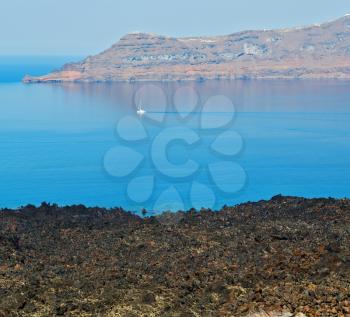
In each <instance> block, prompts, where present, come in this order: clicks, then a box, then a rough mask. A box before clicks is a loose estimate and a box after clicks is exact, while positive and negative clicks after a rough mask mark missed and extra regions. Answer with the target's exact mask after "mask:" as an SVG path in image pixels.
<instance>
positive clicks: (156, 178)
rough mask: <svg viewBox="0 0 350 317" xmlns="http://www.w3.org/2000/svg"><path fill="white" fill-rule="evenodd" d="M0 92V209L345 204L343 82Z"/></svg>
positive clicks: (348, 103) (346, 108)
mask: <svg viewBox="0 0 350 317" xmlns="http://www.w3.org/2000/svg"><path fill="white" fill-rule="evenodd" d="M59 62H60V61H57V64H59ZM0 64H1V63H0ZM34 66H35V65H34ZM34 66H33V65H32V66H31V67H34ZM54 66H55V65H54ZM53 68H55V67H53ZM22 73H23V69H22V70H21V72H18V71H17V72H15V73H13V74H12V78H18V77H19V76H20V75H21V74H22ZM8 78H10V76H9V77H8ZM4 81H5V80H3V82H2V83H0V180H1V182H0V206H1V207H18V206H20V205H24V204H28V203H31V204H39V203H41V202H42V201H47V202H52V203H58V204H60V205H65V204H80V203H81V204H86V205H89V206H95V205H98V206H106V207H111V206H122V207H124V208H126V209H129V210H140V209H142V208H143V207H146V208H148V209H151V210H154V211H160V210H166V209H177V208H182V207H183V208H186V209H187V208H190V207H192V206H194V207H201V206H204V207H213V208H219V207H220V206H222V205H224V204H236V203H240V202H244V201H248V200H259V199H267V198H270V197H271V196H273V195H276V194H279V193H281V194H284V195H299V196H306V197H319V196H326V197H328V196H333V197H345V196H349V188H350V186H349V185H350V163H349V158H350V82H344V81H259V82H258V81H237V82H219V81H213V82H203V83H164V84H158V83H154V84H152V85H148V84H145V83H143V84H142V83H138V84H132V83H130V84H127V83H119V84H103V83H99V84H64V85H63V84H31V85H24V84H22V83H20V82H18V81H17V82H16V80H13V82H4ZM8 81H10V80H8ZM139 102H142V107H143V108H144V109H145V110H146V111H147V113H146V115H145V116H143V117H139V116H138V115H137V114H136V108H137V105H138V104H139ZM231 103H232V105H233V108H231ZM210 125H213V126H214V127H213V126H211V127H210ZM223 133H224V134H223ZM222 134H223V135H222ZM220 135H222V137H221V139H219V141H217V143H216V145H217V146H216V148H215V147H214V149H213V148H211V145H212V143H213V142H214V140H215V139H216V138H217V137H218V136H220ZM135 153H136V154H135Z"/></svg>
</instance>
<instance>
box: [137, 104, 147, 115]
mask: <svg viewBox="0 0 350 317" xmlns="http://www.w3.org/2000/svg"><path fill="white" fill-rule="evenodd" d="M136 113H137V114H138V115H140V116H142V115H144V114H145V113H146V110H144V109H142V105H141V104H139V105H138V107H137V110H136Z"/></svg>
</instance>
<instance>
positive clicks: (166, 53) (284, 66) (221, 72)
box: [23, 15, 350, 83]
mask: <svg viewBox="0 0 350 317" xmlns="http://www.w3.org/2000/svg"><path fill="white" fill-rule="evenodd" d="M247 78H257V79H259V78H317V79H319V78H346V79H348V78H350V15H346V16H344V17H342V18H340V19H338V20H335V21H332V22H327V23H323V24H317V25H312V26H307V27H299V28H291V29H280V30H261V31H244V32H239V33H233V34H230V35H226V36H216V37H193V38H173V37H166V36H160V35H155V34H146V33H131V34H128V35H126V36H124V37H123V38H121V39H120V41H119V42H118V43H116V44H115V45H113V46H112V47H111V48H109V49H107V50H106V51H104V52H102V53H100V54H98V55H95V56H90V57H87V58H86V59H85V60H83V61H82V62H79V63H72V64H67V65H65V66H64V67H63V68H62V69H61V70H59V71H56V72H53V73H51V74H48V75H46V76H40V77H30V76H26V77H25V78H24V79H23V81H24V82H27V83H29V82H66V81H68V82H71V81H79V82H98V81H102V82H105V81H175V80H206V79H247Z"/></svg>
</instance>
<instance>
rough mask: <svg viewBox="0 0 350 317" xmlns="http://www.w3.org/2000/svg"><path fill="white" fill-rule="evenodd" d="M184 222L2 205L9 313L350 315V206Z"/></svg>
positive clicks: (276, 205) (287, 201)
mask: <svg viewBox="0 0 350 317" xmlns="http://www.w3.org/2000/svg"><path fill="white" fill-rule="evenodd" d="M177 219H178V221H177V222H169V223H166V222H164V220H162V221H158V218H146V219H142V218H139V217H137V216H135V215H132V214H130V213H126V212H124V211H123V210H120V209H113V210H104V209H99V208H89V209H87V208H85V207H84V206H72V207H63V208H59V207H57V206H55V205H48V204H42V205H41V206H40V207H38V208H35V207H33V206H27V207H23V208H21V209H19V210H16V211H13V210H2V211H1V212H0V316H6V317H7V316H247V315H248V314H250V313H253V312H257V311H260V310H264V311H267V312H270V311H276V312H278V311H280V312H281V311H289V312H291V314H294V315H295V316H298V317H299V316H300V317H302V316H304V315H302V314H301V313H303V314H305V316H325V317H326V316H343V317H344V316H349V314H350V244H349V241H350V240H349V238H350V230H349V228H350V226H349V225H350V201H349V200H335V199H310V200H307V199H303V198H293V197H282V196H276V197H274V199H273V200H271V201H261V202H257V203H247V204H243V205H239V206H236V207H225V208H224V209H223V210H221V211H219V212H210V211H205V210H203V211H201V212H195V211H193V210H192V211H191V212H188V213H181V217H178V218H177ZM298 313H300V314H299V315H298ZM291 314H290V315H288V314H285V315H281V316H294V315H291ZM276 316H277V315H276Z"/></svg>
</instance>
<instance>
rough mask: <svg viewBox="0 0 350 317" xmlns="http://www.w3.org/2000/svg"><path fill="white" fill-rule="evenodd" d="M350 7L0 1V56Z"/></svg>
mask: <svg viewBox="0 0 350 317" xmlns="http://www.w3.org/2000/svg"><path fill="white" fill-rule="evenodd" d="M348 12H350V1H348V0H332V1H330V0H244V1H243V0H215V1H213V0H205V1H199V0H174V1H167V0H134V1H130V0H0V55H13V54H16V55H21V54H22V55H28V54H56V55H62V54H68V55H87V54H95V53H97V52H99V51H101V50H103V49H106V48H107V47H109V46H110V45H111V44H113V43H114V42H116V41H117V40H118V39H119V38H120V37H121V36H122V35H124V34H125V33H128V32H132V31H143V32H154V33H159V34H164V35H171V36H191V35H216V34H228V33H232V32H235V31H239V30H244V29H259V28H276V27H284V26H297V25H304V24H312V23H317V22H323V21H328V20H332V19H335V18H337V17H340V16H343V15H344V14H346V13H348Z"/></svg>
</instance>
